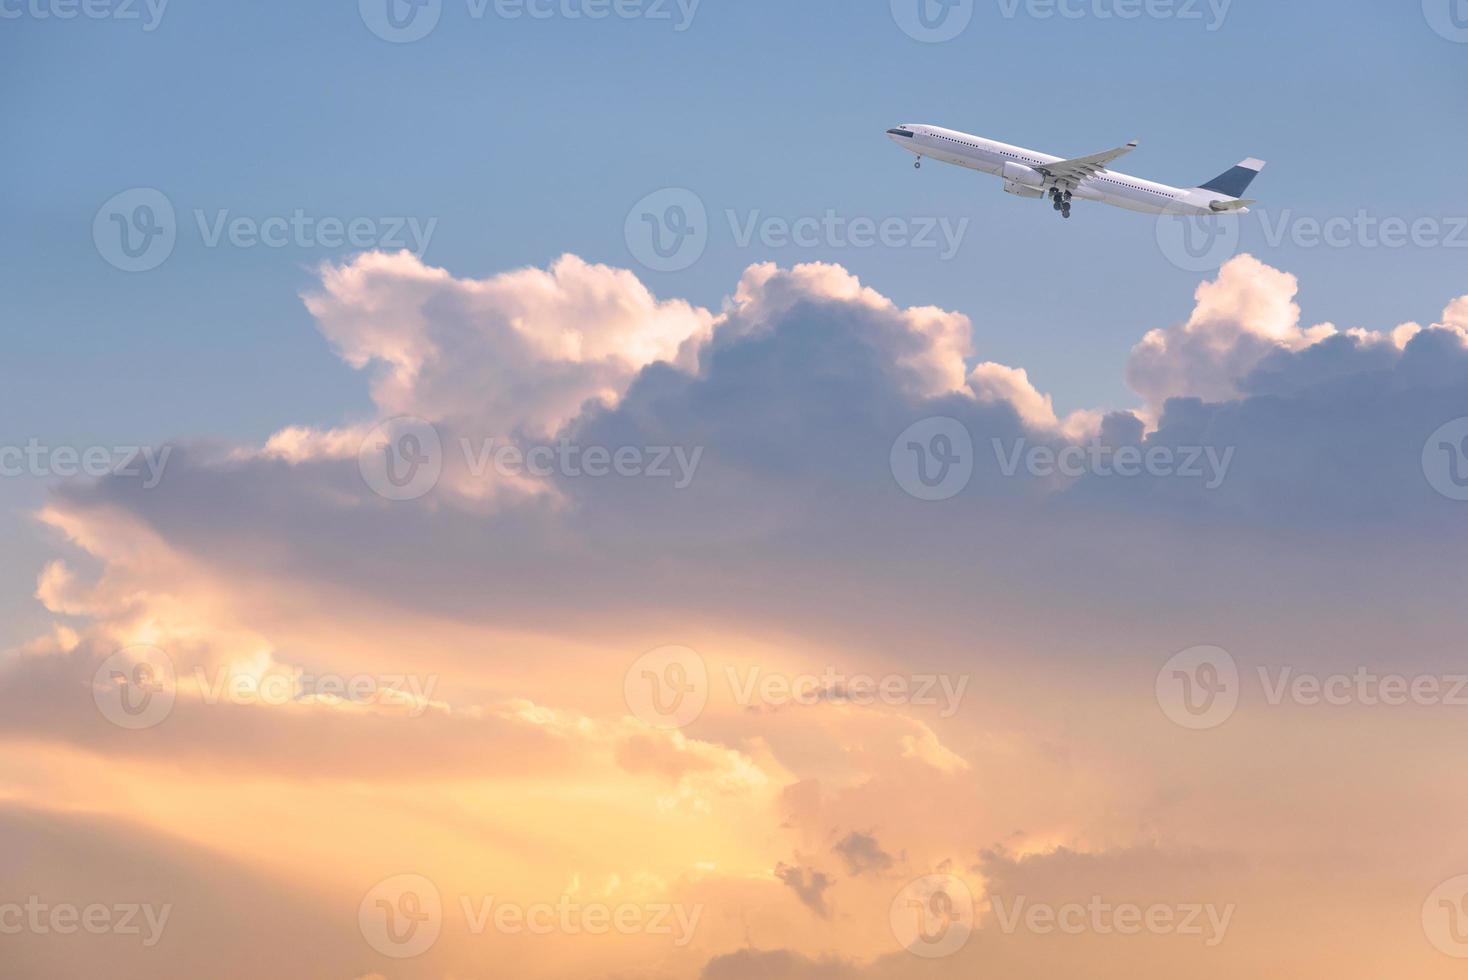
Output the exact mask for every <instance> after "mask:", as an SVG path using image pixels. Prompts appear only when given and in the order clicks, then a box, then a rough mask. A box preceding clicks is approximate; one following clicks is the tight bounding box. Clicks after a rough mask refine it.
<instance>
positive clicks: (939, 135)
mask: <svg viewBox="0 0 1468 980" xmlns="http://www.w3.org/2000/svg"><path fill="white" fill-rule="evenodd" d="M901 128H902V129H903V130H904V131H907V132H911V133H912V134H913V135H912V136H911V137H908V136H899V135H893V134H892V133H891V132H889V133H888V138H889V139H891V140H892V142H894V143H896V144H897V145H898V146H900V147H902V148H903V149H904V150H907V151H908V152H910V153H914V154H916V155H917V156H918V157H920V158H926V159H929V160H939V161H941V162H943V163H951V164H953V165H955V166H958V167H965V168H967V169H969V170H979V171H982V172H983V173H986V174H993V175H994V176H996V177H1003V178H1004V189H1005V190H1006V191H1008V192H1009V193H1011V194H1018V195H1020V196H1022V197H1036V198H1038V197H1042V196H1044V194H1045V192H1046V190H1047V188H1048V182H1047V181H1046V180H1045V178H1044V176H1043V175H1042V174H1040V173H1039V172H1038V171H1037V170H1036V169H1035V168H1037V167H1042V166H1044V165H1045V164H1047V163H1057V162H1059V161H1061V160H1063V159H1065V158H1064V157H1057V156H1051V155H1050V154H1048V153H1040V152H1039V151H1037V150H1027V149H1025V148H1024V147H1022V146H1011V145H1010V144H1008V143H1000V142H999V141H998V140H991V139H985V138H984V137H982V136H972V135H970V134H968V133H960V132H958V131H957V130H953V129H944V128H943V127H941V126H912V125H905V126H903V127H901ZM1073 193H1074V195H1075V196H1076V197H1078V198H1080V199H1082V200H1086V201H1100V202H1101V203H1103V204H1111V205H1115V206H1116V207H1119V208H1127V209H1128V210H1131V211H1146V212H1149V213H1153V214H1161V213H1163V212H1169V213H1173V214H1178V213H1181V214H1212V213H1213V211H1212V210H1211V209H1210V208H1209V206H1208V205H1209V202H1210V201H1212V200H1215V199H1217V198H1218V197H1219V196H1220V195H1218V194H1210V193H1208V192H1205V191H1199V190H1196V189H1184V188H1180V187H1169V186H1168V185H1167V184H1159V183H1157V182H1155V181H1151V180H1143V179H1142V178H1140V177H1131V176H1128V175H1127V174H1123V173H1117V172H1116V171H1114V170H1102V171H1100V172H1099V173H1098V174H1096V175H1095V176H1094V177H1087V178H1084V179H1083V180H1081V181H1080V183H1079V184H1078V185H1077V186H1076V188H1075V190H1074V192H1073ZM1247 210H1248V209H1247V208H1242V209H1240V210H1239V213H1244V212H1246V211H1247Z"/></svg>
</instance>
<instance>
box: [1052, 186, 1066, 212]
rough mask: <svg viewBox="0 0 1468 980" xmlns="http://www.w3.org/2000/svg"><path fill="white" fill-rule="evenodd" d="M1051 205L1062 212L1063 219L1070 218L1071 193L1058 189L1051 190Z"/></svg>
mask: <svg viewBox="0 0 1468 980" xmlns="http://www.w3.org/2000/svg"><path fill="white" fill-rule="evenodd" d="M1050 203H1051V205H1053V206H1054V208H1055V210H1057V211H1059V212H1060V216H1061V217H1062V218H1069V217H1070V191H1062V190H1061V189H1060V188H1058V187H1052V188H1050Z"/></svg>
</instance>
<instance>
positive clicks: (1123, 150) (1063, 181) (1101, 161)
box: [1035, 140, 1137, 190]
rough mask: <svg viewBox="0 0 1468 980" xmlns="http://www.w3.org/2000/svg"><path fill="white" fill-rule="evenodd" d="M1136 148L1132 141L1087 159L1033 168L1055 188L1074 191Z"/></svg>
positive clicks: (1134, 142) (1135, 142) (1079, 158)
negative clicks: (1082, 182)
mask: <svg viewBox="0 0 1468 980" xmlns="http://www.w3.org/2000/svg"><path fill="white" fill-rule="evenodd" d="M1136 148H1137V141H1136V140H1132V141H1131V142H1130V143H1128V144H1127V145H1126V146H1118V147H1117V148H1116V149H1114V150H1107V151H1106V152H1105V153H1093V154H1091V155H1090V156H1088V157H1076V158H1075V159H1074V160H1057V161H1055V162H1054V163H1046V164H1041V165H1039V166H1037V167H1035V169H1036V170H1038V171H1040V173H1042V174H1044V175H1045V176H1046V177H1048V178H1049V179H1050V181H1051V182H1052V183H1053V184H1055V185H1056V186H1057V187H1060V188H1063V189H1065V190H1074V189H1075V187H1076V185H1077V184H1079V183H1080V182H1081V181H1083V180H1085V179H1086V178H1087V177H1094V176H1096V175H1097V174H1098V173H1100V172H1101V171H1102V170H1105V169H1106V165H1107V164H1108V163H1110V162H1111V161H1112V160H1115V159H1116V158H1117V157H1119V156H1124V155H1125V154H1128V153H1130V152H1132V151H1133V150H1135V149H1136Z"/></svg>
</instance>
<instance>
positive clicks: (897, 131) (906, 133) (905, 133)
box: [887, 129, 914, 139]
mask: <svg viewBox="0 0 1468 980" xmlns="http://www.w3.org/2000/svg"><path fill="white" fill-rule="evenodd" d="M887 133H888V135H890V136H906V137H907V138H908V139H912V138H913V135H914V133H913V131H912V130H910V129H889V130H887Z"/></svg>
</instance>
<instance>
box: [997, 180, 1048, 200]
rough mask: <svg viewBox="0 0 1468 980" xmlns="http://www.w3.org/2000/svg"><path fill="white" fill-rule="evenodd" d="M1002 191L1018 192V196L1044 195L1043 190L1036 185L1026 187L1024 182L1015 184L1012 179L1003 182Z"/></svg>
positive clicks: (1007, 192)
mask: <svg viewBox="0 0 1468 980" xmlns="http://www.w3.org/2000/svg"><path fill="white" fill-rule="evenodd" d="M1004 193H1006V194H1018V195H1019V196H1020V197H1044V196H1045V192H1044V191H1042V190H1040V188H1038V187H1026V186H1025V185H1024V184H1016V183H1015V182H1014V181H1012V180H1006V181H1005V182H1004Z"/></svg>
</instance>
